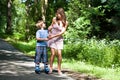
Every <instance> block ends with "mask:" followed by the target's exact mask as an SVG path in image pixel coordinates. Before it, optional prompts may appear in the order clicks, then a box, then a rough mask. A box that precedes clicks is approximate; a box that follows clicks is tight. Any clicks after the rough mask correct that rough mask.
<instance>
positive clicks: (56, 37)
mask: <svg viewBox="0 0 120 80" xmlns="http://www.w3.org/2000/svg"><path fill="white" fill-rule="evenodd" d="M36 26H37V27H38V28H40V29H39V30H38V31H37V32H36V40H37V44H36V54H35V72H36V73H40V67H39V63H40V62H41V61H42V62H43V63H44V70H45V72H46V73H52V71H53V61H54V57H55V54H56V52H57V56H58V57H57V58H58V74H62V72H61V62H62V49H63V36H62V34H63V33H64V32H65V31H66V29H67V26H68V22H67V20H66V16H65V12H64V9H63V8H58V10H57V11H56V16H55V17H53V20H52V24H51V25H50V26H49V27H48V30H44V28H45V23H44V22H43V21H38V23H37V24H36ZM47 46H48V47H50V50H51V56H50V67H49V68H48V56H47Z"/></svg>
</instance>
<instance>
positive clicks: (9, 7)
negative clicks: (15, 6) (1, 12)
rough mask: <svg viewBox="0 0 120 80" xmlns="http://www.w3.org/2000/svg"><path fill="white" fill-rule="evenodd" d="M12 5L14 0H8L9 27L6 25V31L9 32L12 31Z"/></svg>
mask: <svg viewBox="0 0 120 80" xmlns="http://www.w3.org/2000/svg"><path fill="white" fill-rule="evenodd" d="M11 6H12V1H11V0H7V27H6V33H7V34H11V33H12V22H11V21H12V20H11V17H12V15H11Z"/></svg>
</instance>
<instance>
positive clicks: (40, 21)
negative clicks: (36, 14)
mask: <svg viewBox="0 0 120 80" xmlns="http://www.w3.org/2000/svg"><path fill="white" fill-rule="evenodd" d="M42 24H43V20H39V21H38V22H37V23H36V27H37V28H41V27H42Z"/></svg>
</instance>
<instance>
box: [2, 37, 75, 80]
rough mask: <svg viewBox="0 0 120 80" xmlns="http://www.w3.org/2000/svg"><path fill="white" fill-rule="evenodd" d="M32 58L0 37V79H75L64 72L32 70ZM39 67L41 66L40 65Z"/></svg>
mask: <svg viewBox="0 0 120 80" xmlns="http://www.w3.org/2000/svg"><path fill="white" fill-rule="evenodd" d="M33 61H34V60H33V59H32V58H29V57H27V56H25V55H24V54H23V53H22V52H20V51H18V50H17V49H15V48H14V47H13V46H11V45H10V44H8V43H7V42H5V41H4V40H2V39H0V80H75V79H73V78H71V77H69V76H67V75H66V74H64V75H62V76H60V75H58V74H57V71H56V70H54V72H53V74H45V73H44V71H41V73H40V74H36V73H35V72H34V62H33ZM41 67H43V66H42V65H41Z"/></svg>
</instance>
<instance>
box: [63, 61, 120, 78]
mask: <svg viewBox="0 0 120 80" xmlns="http://www.w3.org/2000/svg"><path fill="white" fill-rule="evenodd" d="M73 65H74V66H73ZM62 67H63V68H68V69H70V70H72V71H76V72H80V73H86V74H88V75H91V76H95V77H97V78H102V79H105V80H120V76H119V75H120V71H119V70H120V69H119V68H116V69H112V68H102V67H98V66H93V65H89V64H85V63H84V62H80V61H65V62H64V61H63V63H62Z"/></svg>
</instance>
